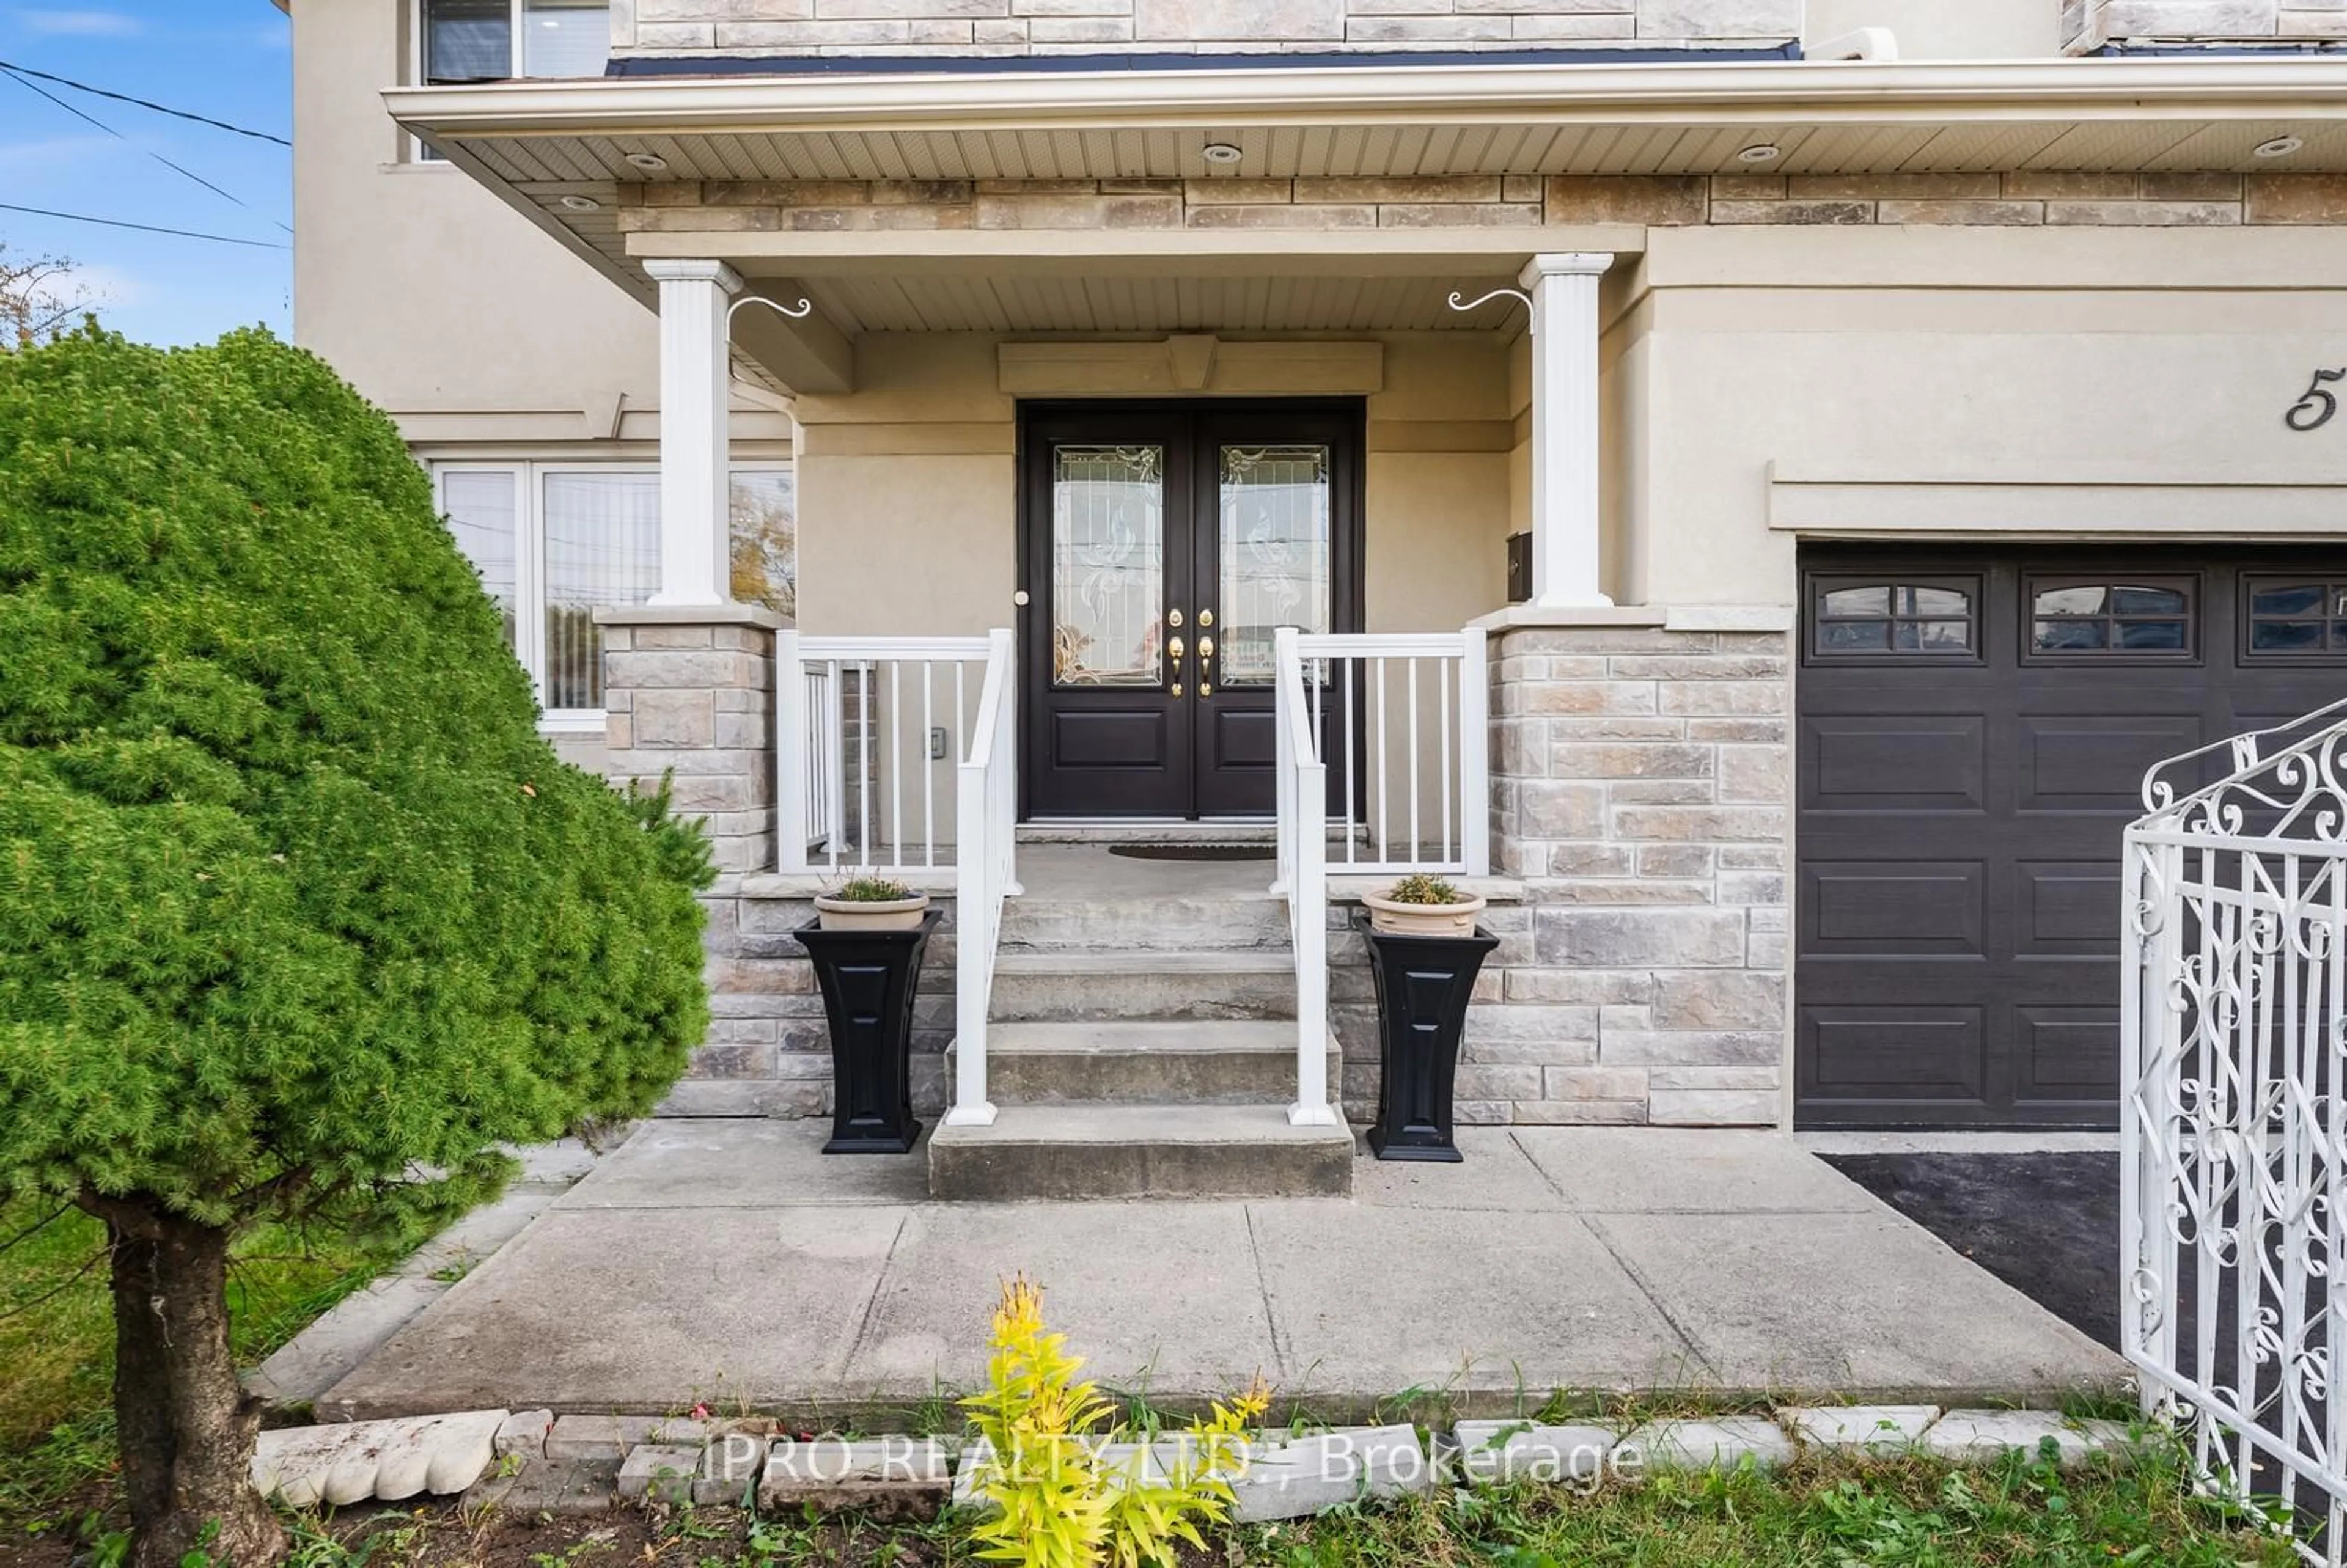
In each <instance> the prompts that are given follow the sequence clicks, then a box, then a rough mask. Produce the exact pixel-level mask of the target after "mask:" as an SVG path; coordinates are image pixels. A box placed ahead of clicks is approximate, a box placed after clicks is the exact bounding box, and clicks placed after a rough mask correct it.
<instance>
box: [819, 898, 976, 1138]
mask: <svg viewBox="0 0 2347 1568" xmlns="http://www.w3.org/2000/svg"><path fill="white" fill-rule="evenodd" d="M939 918H941V917H940V916H939V914H938V911H937V910H935V909H932V910H930V911H929V912H928V915H926V916H925V917H922V920H921V924H920V927H919V928H918V929H917V930H911V931H826V930H825V929H823V923H822V922H821V921H819V920H818V921H813V922H810V923H809V924H807V925H805V926H802V927H799V928H798V929H797V930H796V931H794V932H793V933H792V935H793V936H794V937H796V938H798V942H799V945H800V946H801V947H803V948H805V949H806V950H807V956H808V957H809V958H813V959H814V960H815V983H816V984H817V985H819V986H821V987H822V988H823V1010H824V1014H825V1017H826V1018H827V1019H829V1020H830V1022H831V1087H832V1102H831V1104H832V1110H831V1142H829V1143H825V1145H824V1146H823V1152H824V1153H826V1154H905V1153H911V1152H912V1148H913V1143H914V1141H915V1140H916V1139H917V1138H919V1137H920V1135H921V1124H920V1123H919V1122H916V1121H914V1120H913V991H914V989H915V988H916V987H917V986H918V985H919V984H920V979H921V959H922V957H923V956H924V955H925V954H926V953H927V952H928V946H929V933H930V932H932V931H934V930H936V929H937V928H938V920H939Z"/></svg>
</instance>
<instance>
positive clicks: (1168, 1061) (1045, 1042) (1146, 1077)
mask: <svg viewBox="0 0 2347 1568" xmlns="http://www.w3.org/2000/svg"><path fill="white" fill-rule="evenodd" d="M957 1049H958V1048H957V1047H955V1046H948V1047H947V1048H946V1081H947V1082H948V1083H950V1082H952V1081H953V1073H954V1059H955V1055H956V1051H957ZM1342 1066H1343V1063H1342V1061H1341V1059H1340V1058H1339V1056H1338V1053H1337V1037H1336V1035H1335V1033H1334V1032H1333V1031H1332V1032H1331V1033H1330V1034H1329V1036H1328V1048H1327V1071H1328V1097H1329V1098H1330V1099H1332V1100H1334V1099H1336V1098H1337V1085H1338V1079H1337V1073H1338V1071H1341V1069H1342ZM986 1071H987V1098H989V1100H991V1101H993V1102H994V1103H995V1104H997V1105H1074V1104H1114V1105H1147V1104H1161V1105H1286V1103H1287V1102H1290V1101H1292V1100H1294V1099H1295V1098H1296V1025H1295V1024H1294V1023H1292V1022H1289V1021H1287V1020H1277V1019H1275V1020H1232V1021H1218V1022H1138V1023H1133V1022H1120V1023H999V1024H994V1025H991V1026H989V1029H988V1030H987V1038H986Z"/></svg>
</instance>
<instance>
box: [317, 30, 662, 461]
mask: <svg viewBox="0 0 2347 1568" xmlns="http://www.w3.org/2000/svg"><path fill="white" fill-rule="evenodd" d="M292 15H293V50H294V70H293V127H294V138H293V140H294V156H293V209H294V229H295V239H294V246H293V333H294V337H295V339H296V340H297V341H298V342H300V343H302V344H303V345H304V346H306V347H309V348H312V349H314V350H316V351H317V352H318V353H319V354H323V355H324V356H325V357H326V358H327V359H328V360H329V361H330V362H332V363H333V365H334V368H335V369H337V370H339V371H340V372H341V373H342V374H343V376H344V377H346V378H347V379H348V380H350V381H351V383H352V384H354V385H355V386H357V388H358V389H359V390H360V391H361V392H362V393H364V394H365V395H367V396H368V397H370V398H372V399H374V401H375V402H377V403H379V404H382V405H384V406H385V407H387V408H389V409H391V410H392V411H393V412H394V413H395V414H401V415H409V414H417V413H476V412H494V413H496V414H497V415H501V416H504V421H503V425H502V428H501V429H498V430H488V431H484V432H482V434H487V435H498V434H503V435H507V436H515V437H518V438H522V439H529V438H541V439H544V438H551V439H576V438H581V437H584V436H587V435H588V434H589V430H588V426H587V424H586V410H587V408H588V406H589V404H590V403H593V402H596V401H598V400H600V399H602V398H607V397H608V396H610V395H615V394H625V395H627V397H628V398H629V399H630V402H631V403H633V404H635V405H638V406H641V407H650V406H651V405H653V404H654V403H655V401H656V395H657V393H658V391H659V385H660V373H659V325H658V323H657V321H656V320H655V319H654V317H653V315H652V313H651V312H650V311H648V310H646V309H645V308H644V307H643V306H642V305H640V304H638V303H637V302H635V301H634V300H632V299H631V298H630V297H629V296H628V295H627V294H625V293H623V292H620V289H619V288H617V287H616V286H614V285H613V284H612V283H611V282H610V281H608V280H607V279H605V278H603V277H601V276H600V275H598V274H597V273H596V272H594V271H593V270H592V269H591V268H589V267H588V266H587V265H586V264H585V263H584V262H582V261H579V259H578V258H577V257H575V256H573V255H571V254H570V253H569V252H568V251H565V250H563V249H562V248H561V246H559V244H557V243H556V242H555V241H553V240H551V239H549V238H548V237H547V236H546V235H545V234H543V233H541V232H539V231H538V229H536V228H535V227H533V226H532V225H531V224H530V223H529V222H528V221H527V220H524V219H523V218H522V217H520V216H519V215H518V213H515V212H514V211H512V210H509V209H508V208H507V207H506V206H505V205H504V204H503V203H501V202H499V201H498V200H497V199H496V198H495V197H493V196H491V195H490V194H489V193H488V192H487V191H486V190H482V189H481V188H480V187H479V186H478V185H476V184H475V183H474V182H473V181H472V180H471V179H467V178H466V176H465V175H464V174H463V173H462V172H461V171H460V170H458V169H455V168H453V167H452V166H450V165H448V164H446V163H433V162H422V161H417V160H415V159H414V158H413V157H412V156H411V155H410V152H409V149H408V148H407V146H406V144H405V138H404V137H403V136H402V135H401V134H400V131H399V129H398V128H397V127H396V126H395V125H394V124H393V123H392V121H391V119H390V118H389V117H388V116H386V115H385V114H384V109H383V99H382V97H381V94H382V90H383V89H384V87H388V86H391V85H392V84H394V83H396V82H400V81H403V80H405V79H406V77H407V67H408V47H407V39H408V36H409V35H408V26H409V22H408V18H407V16H406V15H405V7H404V6H403V5H400V4H398V3H397V0H294V5H293V10H292ZM516 415H521V416H528V417H523V418H515V417H513V416H516ZM442 433H443V434H446V433H447V432H446V431H443V432H442Z"/></svg>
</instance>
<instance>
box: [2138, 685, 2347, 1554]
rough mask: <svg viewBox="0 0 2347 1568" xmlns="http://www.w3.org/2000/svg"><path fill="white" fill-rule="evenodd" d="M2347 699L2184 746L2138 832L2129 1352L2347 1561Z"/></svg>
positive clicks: (2317, 1543)
mask: <svg viewBox="0 0 2347 1568" xmlns="http://www.w3.org/2000/svg"><path fill="white" fill-rule="evenodd" d="M2342 753H2347V703H2339V704H2334V705H2333V706H2332V707H2330V708H2325V709H2322V710H2321V711H2320V712H2316V713H2313V714H2310V715H2308V716H2307V717H2306V718H2304V719H2301V720H2300V721H2298V722H2297V723H2293V724H2290V725H2286V726H2283V727H2282V728H2280V729H2277V730H2268V731H2260V732H2258V733H2251V734H2246V735H2241V736H2238V737H2236V738H2235V739H2233V740H2231V741H2229V742H2220V743H2218V744H2216V745H2214V746H2209V747H2205V748H2203V749H2202V750H2200V751H2198V752H2193V753H2188V754H2186V755H2184V756H2181V757H2176V758H2172V759H2170V760H2169V761H2168V762H2166V763H2162V764H2159V765H2158V766H2157V767H2156V768H2154V769H2152V770H2151V772H2150V773H2149V774H2147V775H2146V776H2145V780H2144V804H2145V806H2146V808H2147V815H2145V816H2144V817H2142V818H2141V819H2140V820H2138V821H2137V823H2136V824H2135V825H2133V826H2131V827H2129V828H2128V829H2127V845H2126V865H2125V871H2124V882H2123V888H2124V892H2123V897H2124V916H2125V924H2124V926H2123V927H2122V929H2123V933H2124V935H2123V938H2122V946H2123V948H2124V956H2125V970H2124V980H2123V985H2122V989H2121V995H2120V1006H2121V1066H2122V1072H2123V1074H2124V1076H2123V1078H2122V1085H2123V1090H2124V1096H2125V1098H2124V1103H2123V1105H2122V1114H2121V1122H2120V1129H2121V1131H2120V1158H2121V1183H2122V1186H2121V1214H2122V1220H2121V1224H2122V1225H2123V1227H2124V1235H2123V1238H2122V1246H2123V1249H2124V1251H2123V1254H2122V1261H2123V1264H2124V1266H2125V1269H2126V1292H2127V1298H2126V1299H2125V1301H2124V1302H2123V1303H2122V1314H2121V1320H2122V1325H2123V1327H2122V1335H2123V1348H2124V1349H2125V1351H2126V1353H2127V1358H2128V1359H2129V1360H2130V1361H2132V1362H2133V1363H2134V1364H2135V1366H2136V1368H2137V1371H2138V1373H2139V1374H2140V1376H2141V1378H2142V1380H2143V1389H2144V1399H2145V1404H2146V1408H2147V1409H2154V1410H2161V1411H2164V1412H2166V1413H2167V1414H2168V1416H2169V1417H2170V1419H2173V1420H2174V1421H2175V1423H2176V1424H2177V1426H2178V1429H2179V1430H2181V1431H2182V1432H2183V1433H2184V1435H2185V1436H2186V1438H2187V1439H2188V1441H2189V1442H2190V1443H2191V1445H2192V1447H2193V1450H2194V1452H2195V1454H2196V1456H2197V1459H2198V1464H2199V1469H2200V1471H2201V1474H2202V1477H2203V1479H2204V1481H2205V1482H2206V1483H2207V1484H2208V1485H2209V1486H2210V1487H2212V1488H2214V1489H2217V1490H2219V1491H2225V1492H2228V1493H2229V1494H2231V1495H2232V1496H2234V1497H2235V1498H2237V1499H2239V1500H2242V1501H2249V1500H2251V1499H2267V1500H2275V1501H2280V1502H2283V1503H2286V1504H2288V1505H2289V1507H2290V1508H2291V1510H2292V1511H2293V1516H2294V1517H2293V1523H2294V1525H2295V1527H2296V1529H2297V1532H2298V1538H2299V1549H2300V1551H2301V1553H2302V1554H2303V1555H2305V1556H2306V1558H2307V1559H2308V1560H2309V1561H2311V1562H2315V1563H2327V1564H2332V1565H2333V1568H2336V1565H2338V1564H2340V1563H2342V1562H2347V1540H2342V1532H2347V1471H2342V1465H2347V1399H2342V1398H2341V1393H2342V1389H2341V1387H2340V1384H2341V1378H2342V1371H2347V1368H2342V1354H2341V1353H2342V1351H2347V1335H2342V1332H2341V1330H2342V1325H2347V1234H2342V1226H2347V1212H2342V1197H2347V1192H2342V1188H2347V1102H2342V1097H2341V1093H2340V1088H2341V1074H2342V1067H2347V754H2342Z"/></svg>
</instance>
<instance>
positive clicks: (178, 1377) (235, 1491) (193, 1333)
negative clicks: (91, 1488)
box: [88, 1199, 286, 1568]
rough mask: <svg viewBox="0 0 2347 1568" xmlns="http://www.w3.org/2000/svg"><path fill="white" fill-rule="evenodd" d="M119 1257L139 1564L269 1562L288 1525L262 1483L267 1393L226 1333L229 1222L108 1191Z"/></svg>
mask: <svg viewBox="0 0 2347 1568" xmlns="http://www.w3.org/2000/svg"><path fill="white" fill-rule="evenodd" d="M88 1206H90V1207H93V1208H97V1211H98V1212H99V1214H101V1215H102V1216H103V1217H104V1218H105V1220H106V1222H107V1236H108V1242H109V1243H110V1244H111V1245H112V1247H113V1264H114V1337H115V1350H114V1411H115V1423H116V1426H117V1429H118V1438H119V1441H120V1443H121V1448H122V1482H123V1490H124V1491H125V1492H126V1493H127V1494H128V1498H129V1501H130V1523H131V1530H132V1538H133V1545H132V1548H131V1557H130V1563H131V1568H180V1565H181V1563H184V1562H186V1561H187V1560H188V1556H189V1553H202V1554H203V1558H204V1559H208V1560H209V1561H210V1563H213V1564H217V1565H219V1568H263V1565H265V1564H269V1563H276V1562H278V1561H279V1560H280V1559H282V1557H283V1556H284V1555H285V1550H286V1542H285V1532H284V1531H283V1529H282V1528H281V1527H280V1526H279V1524H278V1522H277V1516H276V1515H275V1514H274V1513H272V1512H270V1509H269V1505H268V1504H267V1503H266V1502H264V1501H261V1494H260V1493H259V1492H258V1491H254V1490H253V1486H252V1481H251V1475H250V1471H251V1466H252V1446H253V1440H254V1438H255V1436H256V1435H257V1434H258V1433H259V1432H260V1430H261V1401H259V1400H258V1399H250V1398H248V1397H247V1396H246V1394H245V1392H244V1389H243V1387H242V1386H241V1384H240V1383H239V1382H238V1381H237V1376H236V1358H235V1357H234V1356H233V1355H232V1354H231V1352H230V1349H229V1337H228V1244H229V1233H228V1232H227V1231H225V1230H220V1229H217V1228H215V1227H213V1226H210V1225H198V1224H196V1223H195V1222H193V1221H192V1220H189V1219H186V1218H183V1217H181V1216H179V1215H177V1214H166V1213H164V1212H162V1211H161V1210H160V1209H159V1208H154V1207H150V1206H149V1205H147V1204H141V1203H138V1202H137V1201H135V1200H131V1201H125V1200H120V1199H101V1200H97V1202H96V1203H93V1204H89V1205H88Z"/></svg>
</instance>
